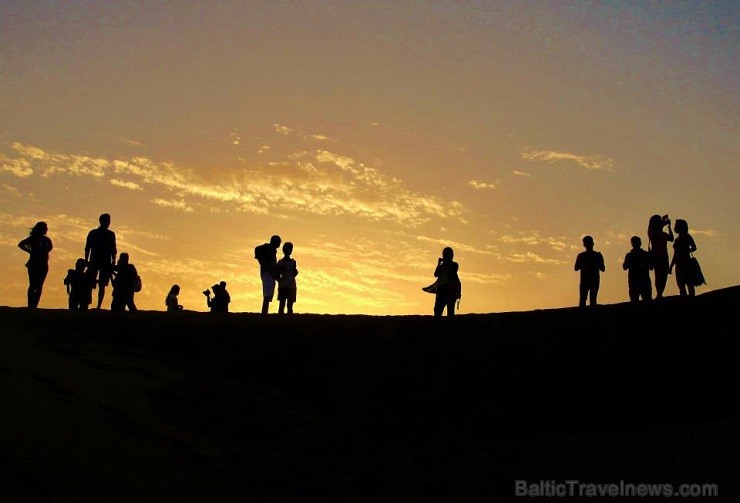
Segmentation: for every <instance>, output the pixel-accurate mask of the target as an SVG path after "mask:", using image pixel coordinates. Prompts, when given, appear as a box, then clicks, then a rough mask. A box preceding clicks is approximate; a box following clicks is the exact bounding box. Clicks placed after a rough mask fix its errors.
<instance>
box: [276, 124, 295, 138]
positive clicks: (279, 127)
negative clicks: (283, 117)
mask: <svg viewBox="0 0 740 503" xmlns="http://www.w3.org/2000/svg"><path fill="white" fill-rule="evenodd" d="M272 127H273V128H274V129H275V132H276V133H279V134H281V135H285V136H288V135H289V134H290V133H292V132H293V130H292V129H290V128H289V127H288V126H283V125H281V124H273V125H272Z"/></svg>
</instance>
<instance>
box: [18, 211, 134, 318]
mask: <svg viewBox="0 0 740 503" xmlns="http://www.w3.org/2000/svg"><path fill="white" fill-rule="evenodd" d="M98 221H99V224H100V225H99V227H97V228H95V229H93V230H91V231H90V232H89V233H88V234H87V239H86V240H85V256H84V258H82V257H80V258H78V259H77V261H76V262H75V266H74V268H72V269H69V270H68V271H67V276H66V277H65V278H64V285H65V287H66V290H67V295H68V296H69V309H71V310H87V309H88V308H89V306H90V305H91V304H92V302H93V299H92V292H93V290H94V289H95V288H97V289H98V299H97V309H100V308H101V306H102V304H103V299H104V298H105V289H106V287H107V286H108V284H109V283H111V282H112V283H113V293H112V301H111V311H122V310H125V309H126V308H128V309H129V310H130V311H136V304H135V303H134V293H135V292H137V291H140V290H141V278H140V277H139V274H138V272H137V270H136V267H135V266H134V265H133V264H131V263H130V262H129V255H128V253H121V254H120V256H119V255H118V250H117V247H116V234H115V233H114V232H113V231H112V230H111V229H110V223H111V217H110V215H109V214H108V213H104V214H102V215H100V217H99V218H98ZM48 230H49V228H48V226H47V224H46V222H38V223H37V224H36V225H34V226H33V228H32V229H31V232H30V234H29V236H28V237H27V238H25V239H23V240H22V241H21V242H20V243H18V247H19V248H20V249H21V250H23V251H25V252H27V253H28V254H29V260H28V262H27V263H26V267H27V268H28V285H29V286H28V307H29V308H31V309H35V308H37V307H38V304H39V300H40V299H41V292H42V290H43V286H44V281H45V280H46V276H47V274H48V272H49V252H51V250H52V248H53V246H52V242H51V239H50V238H49V237H48V236H47V235H46V234H47V233H48ZM116 257H118V261H117V262H116Z"/></svg>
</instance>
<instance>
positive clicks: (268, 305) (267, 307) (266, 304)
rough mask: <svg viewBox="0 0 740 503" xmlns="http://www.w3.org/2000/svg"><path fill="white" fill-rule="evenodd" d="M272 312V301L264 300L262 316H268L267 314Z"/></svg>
mask: <svg viewBox="0 0 740 503" xmlns="http://www.w3.org/2000/svg"><path fill="white" fill-rule="evenodd" d="M269 310H270V299H268V298H265V299H264V300H262V314H267V312H268V311H269Z"/></svg>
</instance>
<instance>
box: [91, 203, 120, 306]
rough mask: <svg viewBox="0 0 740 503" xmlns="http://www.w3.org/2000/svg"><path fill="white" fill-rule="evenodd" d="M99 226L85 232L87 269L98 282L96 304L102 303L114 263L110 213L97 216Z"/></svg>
mask: <svg viewBox="0 0 740 503" xmlns="http://www.w3.org/2000/svg"><path fill="white" fill-rule="evenodd" d="M98 222H100V227H98V228H97V229H93V230H91V231H90V232H89V233H88V234H87V241H86V242H85V261H86V262H87V263H88V264H89V266H88V271H89V273H90V277H91V278H92V279H93V280H96V281H97V284H98V306H97V309H100V306H101V305H102V304H103V298H104V297H105V287H106V286H108V282H109V281H110V279H111V275H112V274H113V267H114V266H115V265H116V255H117V254H118V250H116V234H115V233H114V232H113V231H112V230H110V229H109V228H108V227H110V215H109V214H108V213H103V214H102V215H100V217H99V218H98Z"/></svg>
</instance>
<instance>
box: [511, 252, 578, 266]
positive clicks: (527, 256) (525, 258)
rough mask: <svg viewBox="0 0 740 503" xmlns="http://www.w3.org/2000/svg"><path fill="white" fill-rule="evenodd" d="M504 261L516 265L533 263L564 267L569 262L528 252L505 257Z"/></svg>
mask: <svg viewBox="0 0 740 503" xmlns="http://www.w3.org/2000/svg"><path fill="white" fill-rule="evenodd" d="M502 259H503V260H507V261H509V262H516V263H525V262H533V263H535V264H550V265H563V264H567V263H568V262H567V261H565V260H561V259H555V258H545V257H543V256H541V255H538V254H537V253H534V252H531V251H528V252H526V253H512V254H509V255H503V256H502Z"/></svg>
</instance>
